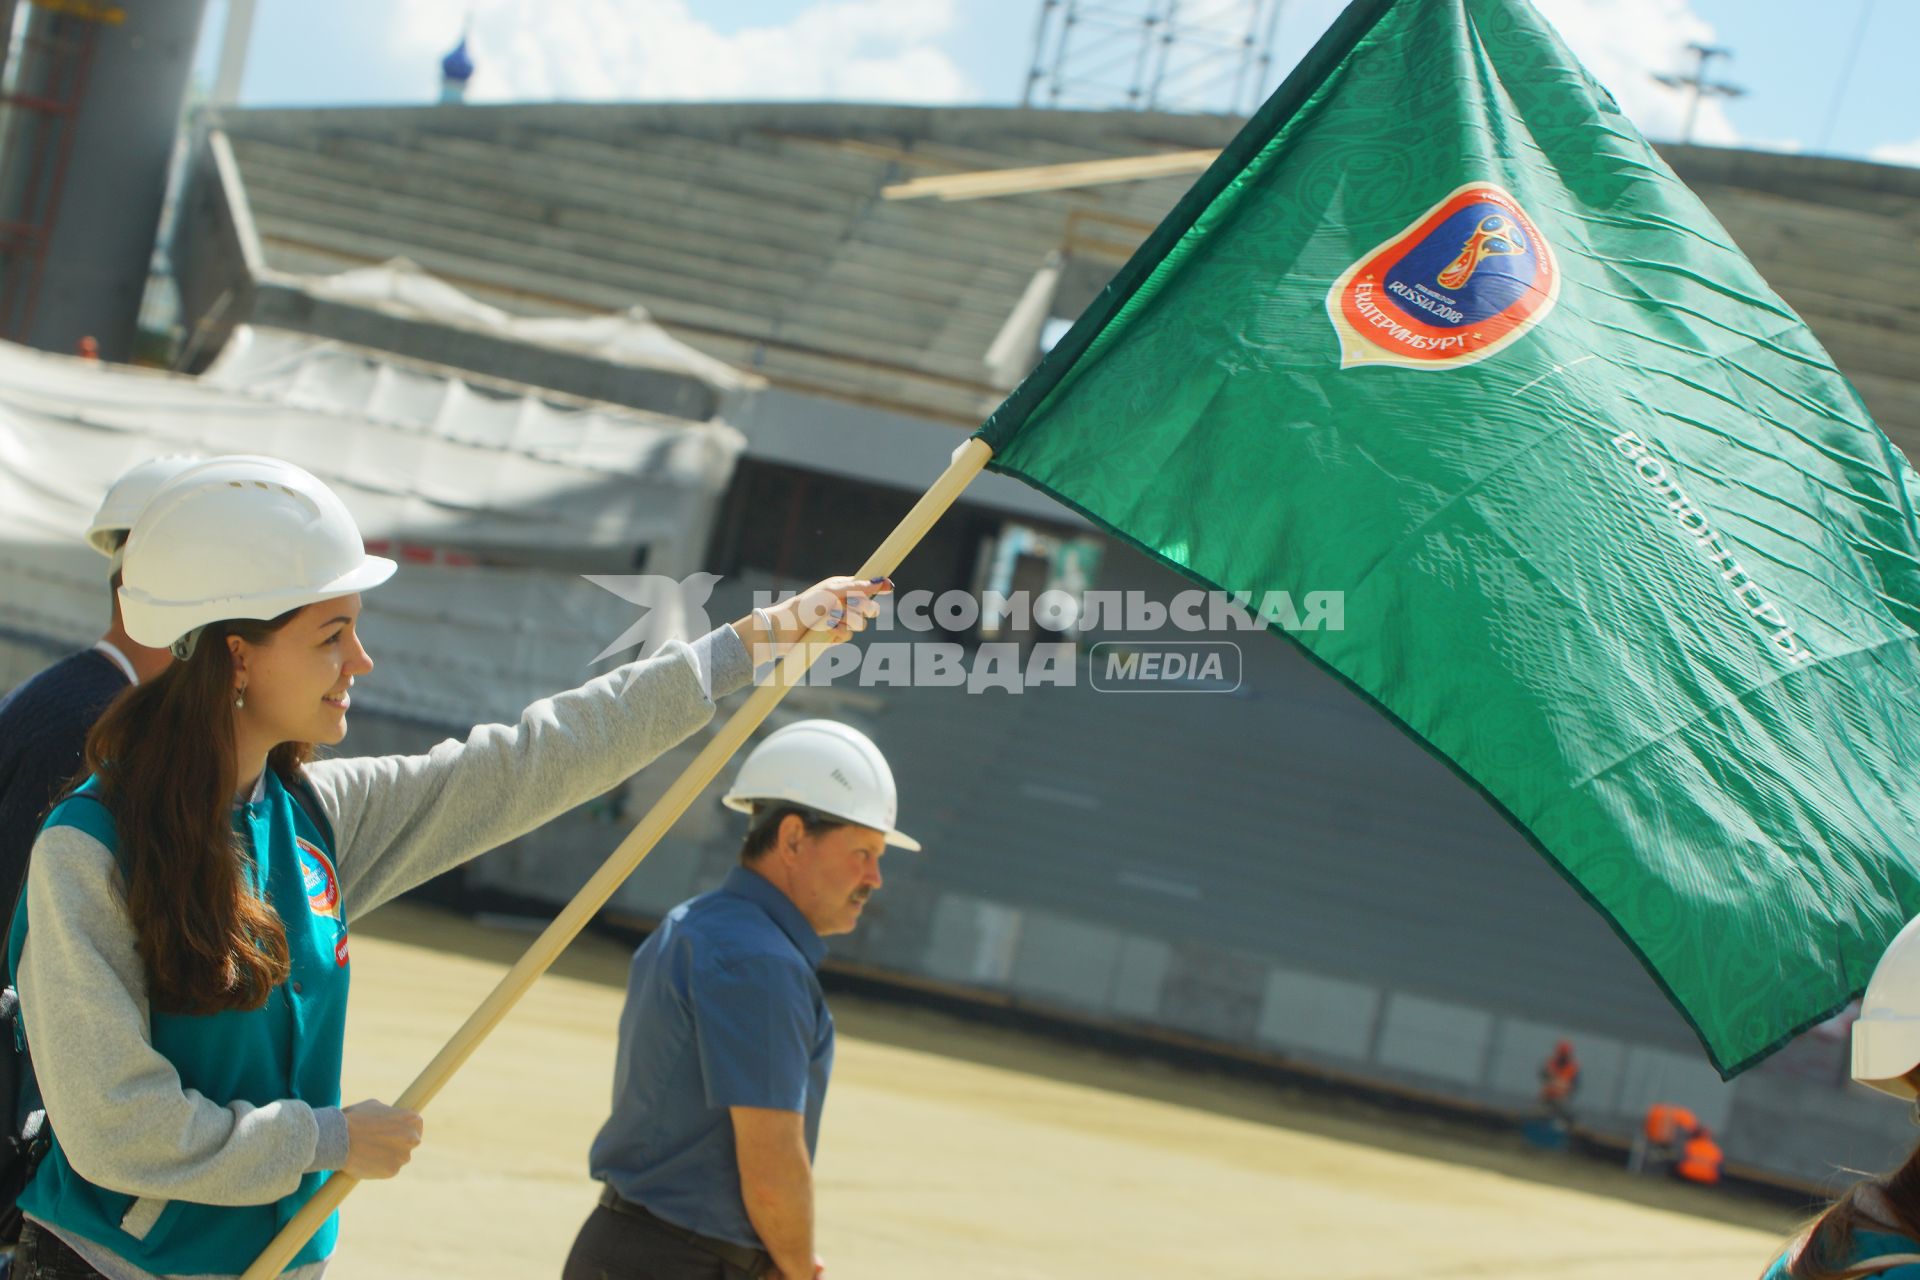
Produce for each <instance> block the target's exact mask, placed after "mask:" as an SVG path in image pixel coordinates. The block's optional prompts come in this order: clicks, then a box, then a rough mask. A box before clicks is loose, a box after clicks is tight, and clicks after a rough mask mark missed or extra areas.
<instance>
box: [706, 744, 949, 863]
mask: <svg viewBox="0 0 1920 1280" xmlns="http://www.w3.org/2000/svg"><path fill="white" fill-rule="evenodd" d="M766 802H774V803H786V804H793V805H798V806H800V807H801V808H803V809H812V810H813V811H815V812H816V813H821V814H825V815H826V816H827V817H830V818H838V819H840V820H841V821H842V822H851V823H855V824H856V825H858V826H862V827H872V828H873V829H874V830H876V831H883V832H885V833H886V836H887V843H888V844H890V845H895V846H898V847H899V848H902V849H918V848H919V847H920V842H919V841H918V840H915V839H914V838H913V837H912V836H909V835H905V834H903V833H901V832H899V831H896V830H894V827H893V822H894V818H895V817H896V816H898V803H899V798H898V796H896V795H895V793H894V790H893V770H891V769H889V768H887V758H886V757H885V756H883V755H881V754H880V748H878V747H876V746H874V745H873V740H872V739H871V738H869V737H867V735H866V734H864V733H861V732H860V731H859V730H858V729H851V728H848V727H847V726H846V725H844V724H841V723H839V722H838V721H834V720H800V721H797V722H795V723H793V724H790V725H787V726H786V727H785V728H782V729H776V730H775V731H774V732H772V733H770V734H768V735H767V738H766V741H764V742H762V743H761V744H760V745H759V746H757V747H755V748H754V749H753V753H752V754H751V755H749V756H748V757H747V760H746V763H745V764H743V765H741V766H740V775H739V776H738V777H736V778H735V779H734V780H733V789H732V790H730V791H728V792H727V794H726V795H725V796H724V797H722V799H721V803H723V804H725V805H726V806H727V808H729V809H736V810H738V811H739V812H741V813H751V812H752V811H753V806H754V805H755V804H756V803H766Z"/></svg>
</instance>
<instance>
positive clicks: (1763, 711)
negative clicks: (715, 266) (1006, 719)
mask: <svg viewBox="0 0 1920 1280" xmlns="http://www.w3.org/2000/svg"><path fill="white" fill-rule="evenodd" d="M979 434H980V436H981V437H982V438H983V439H985V440H986V442H987V443H988V444H990V445H991V446H992V447H993V449H994V461H993V463H992V466H993V468H994V469H995V470H998V471H1001V472H1004V473H1006V474H1008V475H1013V476H1016V477H1018V478H1020V479H1022V480H1025V481H1027V482H1028V483H1030V484H1032V485H1034V486H1036V487H1038V488H1040V489H1042V490H1044V491H1046V492H1048V493H1051V494H1053V495H1055V496H1056V497H1058V498H1059V499H1060V500H1061V501H1063V502H1065V503H1066V504H1068V505H1069V506H1072V507H1073V508H1075V509H1077V510H1079V511H1081V512H1083V513H1085V514H1086V515H1087V516H1089V517H1090V518H1092V519H1093V520H1094V521H1096V522H1097V523H1098V524H1100V525H1102V526H1104V527H1105V528H1106V529H1108V530H1110V531H1111V532H1113V533H1115V534H1117V535H1119V536H1120V537H1122V538H1124V539H1125V540H1127V541H1128V542H1131V543H1132V544H1134V545H1135V546H1137V547H1139V548H1140V549H1142V550H1144V551H1145V552H1147V553H1148V554H1150V555H1152V556H1154V557H1156V558H1157V559H1159V560H1161V561H1162V562H1164V563H1166V564H1169V565H1171V566H1173V567H1175V568H1177V569H1179V570H1181V571H1182V572H1184V573H1186V574H1188V575H1189V576H1191V577H1193V578H1195V579H1197V580H1199V581H1200V582H1203V583H1206V584H1208V585H1210V586H1214V587H1217V588H1220V589H1222V590H1225V591H1230V592H1249V593H1252V595H1253V596H1254V598H1256V599H1258V598H1260V597H1261V595H1262V594H1263V593H1264V592H1266V591H1269V590H1287V591H1290V592H1292V593H1293V594H1294V596H1295V597H1296V598H1297V597H1298V596H1299V595H1300V593H1302V592H1308V591H1338V592H1343V593H1344V598H1345V605H1344V618H1345V627H1344V629H1343V630H1337V631H1336V630H1317V631H1305V630H1302V631H1296V632H1292V633H1290V638H1291V639H1293V640H1294V641H1295V642H1297V643H1299V644H1300V645H1301V646H1302V647H1303V648H1304V649H1305V650H1306V651H1307V652H1308V653H1309V654H1310V655H1311V656H1312V657H1313V658H1314V659H1316V660H1317V661H1318V662H1319V663H1320V664H1322V665H1323V666H1324V667H1325V668H1326V669H1327V670H1329V671H1331V672H1333V673H1334V674H1336V675H1337V676H1338V677H1340V678H1341V679H1342V680H1344V681H1346V682H1347V683H1348V684H1349V685H1350V686H1351V687H1353V688H1354V689H1355V690H1357V691H1358V692H1360V693H1361V694H1362V695H1363V696H1365V697H1366V698H1368V699H1370V700H1372V701H1373V702H1374V703H1375V705H1377V706H1378V707H1379V708H1380V709H1381V710H1382V711H1383V712H1384V713H1385V714H1387V715H1388V716H1390V717H1392V718H1393V719H1394V720H1395V721H1396V722H1398V723H1399V724H1400V725H1401V726H1402V727H1403V728H1405V730H1406V731H1407V732H1408V733H1410V734H1412V735H1413V736H1414V737H1415V738H1416V739H1418V740H1419V741H1421V742H1422V743H1424V744H1425V745H1427V746H1428V747H1429V749H1431V750H1432V751H1434V752H1435V753H1436V754H1438V755H1439V756H1440V757H1441V758H1442V759H1444V760H1446V761H1447V762H1449V763H1450V764H1451V765H1452V766H1453V767H1454V768H1455V769H1456V770H1457V771H1458V772H1459V773H1460V774H1461V775H1462V776H1463V777H1464V778H1465V779H1467V780H1468V781H1469V782H1470V783H1471V784H1473V785H1474V786H1475V787H1477V788H1478V789H1479V790H1480V791H1481V792H1482V794H1484V795H1485V796H1486V797H1487V799H1488V800H1490V801H1491V802H1492V803H1493V804H1494V805H1496V806H1497V807H1498V808H1499V809H1500V810H1501V811H1502V812H1503V813H1504V814H1505V815H1506V816H1507V817H1508V818H1509V819H1510V820H1511V821H1512V822H1513V823H1514V824H1515V825H1516V826H1517V827H1518V828H1519V829H1520V830H1521V831H1522V832H1523V833H1525V834H1526V835H1527V836H1528V838H1529V839H1530V840H1531V841H1532V842H1533V844H1534V845H1535V847H1536V848H1538V850H1539V851H1540V853H1541V854H1542V855H1543V856H1545V857H1546V858H1547V859H1548V860H1549V861H1550V862H1551V863H1552V864H1553V865H1554V866H1555V867H1557V868H1558V869H1559V870H1560V871H1561V872H1562V873H1563V874H1564V875H1565V876H1566V878H1567V879H1568V880H1569V881H1570V882H1571V883H1572V884H1573V886H1574V887H1575V888H1576V889H1577V890H1578V891H1579V892H1580V893H1581V894H1583V895H1584V896H1585V897H1586V898H1587V900H1588V901H1589V902H1591V903H1592V904H1593V906H1594V907H1596V908H1597V909H1598V910H1599V911H1601V912H1602V913H1603V914H1604V915H1605V916H1606V917H1607V919H1608V920H1609V921H1610V922H1611V923H1612V924H1613V926H1614V928H1615V930H1616V932H1618V933H1619V935H1620V936H1621V937H1622V938H1623V939H1624V940H1625V941H1626V942H1627V944H1628V945H1629V946H1630V947H1632V948H1633V950H1634V951H1635V952H1636V953H1637V954H1638V955H1639V956H1640V958H1641V960H1642V961H1643V962H1644V963H1645V964H1646V966H1647V968H1648V969H1649V970H1650V971H1651V972H1652V973H1653V974H1654V976H1655V978H1656V979H1657V980H1658V981H1659V982H1660V983H1661V984H1662V986H1663V987H1664V988H1665V990H1666V991H1667V993H1668V994H1669V995H1670V996H1671V997H1672V999H1673V1001H1674V1003H1675V1004H1676V1005H1677V1006H1678V1007H1679V1009H1680V1010H1681V1012H1682V1013H1683V1014H1684V1015H1685V1016H1686V1017H1687V1019H1688V1020H1689V1021H1690V1022H1691V1023H1692V1025H1693V1026H1694V1028H1695V1029H1696V1030H1697V1031H1698V1033H1699V1035H1700V1038H1701V1040H1702V1042H1703V1043H1704V1044H1705V1046H1706V1049H1707V1052H1708V1054H1709V1055H1710V1056H1711V1058H1712V1060H1713V1062H1714V1064H1715V1065H1716V1066H1717V1067H1718V1068H1719V1069H1720V1070H1721V1071H1722V1073H1723V1074H1726V1075H1732V1074H1734V1073H1735V1072H1738V1071H1739V1070H1741V1069H1742V1068H1744V1067H1746V1066H1748V1065H1751V1064H1752V1063H1753V1062H1755V1061H1757V1060H1758V1059H1759V1058H1761V1057H1762V1056H1764V1055H1765V1054H1767V1053H1768V1052H1770V1051H1771V1050H1772V1049H1774V1048H1777V1047H1778V1046H1779V1045H1780V1044H1782V1043H1783V1042H1784V1041H1785V1040H1786V1039H1787V1038H1789V1037H1790V1036H1792V1035H1793V1034H1795V1033H1796V1032H1798V1031H1800V1030H1802V1029H1804V1028H1806V1027H1807V1026H1809V1025H1811V1024H1812V1023H1814V1022H1817V1021H1819V1020H1820V1019H1822V1018H1825V1017H1827V1016H1829V1015H1831V1014H1832V1013H1834V1012H1835V1011H1836V1010H1837V1009H1839V1008H1840V1007H1842V1006H1843V1005H1844V1004H1845V1002H1846V1001H1847V1000H1848V999H1849V998H1850V996H1852V995H1853V994H1855V993H1857V992H1858V991H1859V990H1860V988H1861V987H1862V986H1864V984H1865V982H1866V979H1867V977H1868V976H1869V975H1870V974H1871V972H1872V970H1873V966H1874V963H1875V962H1876V960H1877V959H1878V958H1879V955H1880V952H1881V950H1882V949H1883V947H1884V946H1885V944H1886V943H1887V941H1888V940H1889V939H1891V937H1892V936H1893V934H1894V933H1895V932H1896V931H1897V930H1898V928H1899V927H1900V925H1901V924H1902V923H1903V922H1904V921H1905V920H1906V919H1907V918H1908V917H1909V916H1910V915H1911V914H1913V913H1914V912H1915V911H1916V910H1920V877H1916V854H1917V852H1920V840H1916V834H1915V819H1916V816H1920V697H1917V696H1916V693H1917V688H1916V686H1920V656H1917V655H1916V648H1915V625H1916V622H1920V528H1916V520H1915V513H1914V502H1915V494H1916V477H1915V473H1914V471H1913V469H1912V467H1911V466H1910V465H1909V464H1908V463H1907V461H1906V459H1905V458H1904V457H1902V456H1901V454H1900V453H1899V451H1898V450H1897V449H1896V448H1895V447H1894V446H1893V445H1892V444H1891V443H1890V442H1889V441H1888V440H1887V439H1886V437H1885V436H1884V435H1883V434H1882V433H1881V432H1880V431H1879V429H1878V428H1876V427H1875V426H1874V424H1873V422H1872V420H1871V419H1870V418H1869V416H1868V414H1867V412H1866V410H1865V408H1864V407H1863V405H1862V404H1861V402H1860V399H1859V397H1858V396H1857V395H1856V394H1855V393H1854V391H1853V389H1852V388H1851V387H1850V386H1849V385H1848V384H1847V382H1846V380H1845V379H1844V378H1842V377H1841V375H1840V374H1839V373H1838V372H1837V371H1836V370H1835V368H1834V366H1833V362H1832V360H1831V359H1830V358H1829V357H1828V356H1827V354H1826V352H1825V351H1824V350H1822V349H1821V347H1820V345H1819V343H1818V342H1817V341H1816V340H1815V339H1814V336H1813V334H1812V333H1811V332H1809V331H1808V329H1807V328H1806V326H1805V325H1804V324H1803V323H1802V322H1801V320H1800V319H1799V318H1798V317H1797V316H1796V315H1794V313H1793V312H1792V310H1791V309H1789V308H1788V307H1787V305H1786V304H1785V303H1784V302H1782V301H1781V300H1780V299H1779V298H1778V297H1777V296H1776V295H1775V294H1774V293H1773V291H1772V290H1771V289H1769V288H1768V287H1767V284H1766V282H1765V281H1763V280H1762V279H1761V278H1760V276H1759V274H1758V272H1756V271H1755V269H1754V267H1753V265H1752V264H1751V263H1749V262H1748V261H1747V260H1746V258H1745V257H1743V256H1742V255H1741V253H1740V252H1739V250H1738V249H1736V248H1735V247H1734V245H1733V243H1732V242H1731V240H1730V239H1729V238H1728V236H1727V234H1726V233H1725V231H1723V230H1722V229H1721V228H1720V226H1719V225H1718V224H1717V223H1716V222H1715V221H1714V219H1713V217H1712V216H1711V215H1710V214H1709V213H1708V212H1707V211H1706V209H1705V208H1704V207H1703V206H1702V205H1701V204H1700V202H1699V200H1698V199H1697V198H1696V197H1695V196H1694V195H1693V194H1692V193H1691V192H1689V191H1688V190H1687V188H1686V187H1685V186H1684V185H1683V184H1682V183H1681V182H1680V181H1679V179H1678V178H1676V177H1675V176H1674V174H1673V172H1672V171H1671V170H1670V169H1668V168H1667V166H1666V165H1665V164H1664V163H1663V162H1662V161H1661V159H1660V158H1659V157H1658V156H1657V155H1656V154H1655V153H1654V151H1653V149H1652V148H1651V147H1650V146H1649V145H1648V144H1647V142H1646V141H1645V140H1644V139H1643V138H1642V137H1641V136H1640V135H1639V134H1638V133H1637V132H1636V131H1635V129H1634V128H1633V126H1632V125H1631V124H1630V123H1629V122H1628V121H1627V120H1626V118H1625V117H1624V116H1623V115H1621V113H1620V111H1619V109H1618V108H1617V107H1616V106H1615V104H1614V103H1613V101H1612V99H1611V98H1610V97H1609V96H1608V95H1607V93H1606V91H1605V90H1604V89H1603V88H1601V87H1600V86H1599V85H1598V84H1596V83H1595V82H1594V81H1593V80H1592V79H1591V78H1590V77H1589V76H1588V75H1587V74H1586V72H1585V71H1584V70H1583V69H1582V68H1581V66H1580V65H1579V63H1578V62H1577V61H1576V60H1575V59H1574V57H1573V56H1572V55H1571V54H1570V53H1569V52H1568V51H1567V49H1566V48H1565V46H1564V45H1562V44H1561V42H1560V40H1559V38H1558V37H1557V36H1556V35H1555V33H1554V32H1553V30H1552V29H1551V28H1550V27H1549V26H1548V25H1547V24H1546V23H1545V22H1544V21H1543V20H1542V19H1541V18H1540V16H1539V15H1538V14H1537V13H1536V12H1535V11H1534V10H1533V9H1532V7H1531V6H1530V5H1528V4H1527V3H1525V0H1356V2H1355V3H1354V4H1353V5H1351V6H1350V7H1349V9H1348V10H1347V11H1346V13H1345V14H1344V15H1343V16H1342V17H1341V19H1340V20H1339V21H1338V22H1337V23H1336V24H1335V25H1334V27H1333V29H1332V30H1330V31H1329V32H1328V34H1327V35H1326V36H1325V38H1324V39H1323V40H1322V41H1321V42H1320V44H1319V45H1318V47H1316V48H1315V50H1314V51H1313V52H1312V53H1311V54H1310V55H1309V56H1308V57H1307V59H1306V60H1305V61H1304V62H1303V63H1302V64H1301V66H1300V67H1299V68H1298V69H1297V70H1296V71H1295V73H1294V74H1293V75H1292V76H1291V77H1290V78H1289V79H1288V80H1287V82H1286V83H1285V84H1284V85H1283V86H1282V87H1281V88H1280V90H1279V91H1278V93H1276V94H1275V96H1274V97H1273V98H1272V100H1271V101H1269V102H1268V103H1267V104H1266V106H1265V107H1263V108H1262V110H1261V111H1260V112H1259V114H1258V115H1256V116H1255V117H1254V119H1253V120H1252V121H1250V122H1249V124H1248V125H1247V127H1246V129H1245V130H1244V131H1243V132H1242V133H1241V134H1240V135H1239V136H1238V137H1237V138H1236V139H1235V141H1234V142H1233V143H1232V144H1231V145H1230V146H1229V147H1228V148H1227V149H1226V150H1225V151H1224V152H1223V154H1222V155H1221V157H1220V159H1219V161H1218V162H1217V163H1216V164H1215V165H1214V166H1213V167H1212V168H1211V169H1210V170H1209V171H1208V172H1207V173H1206V174H1205V175H1203V177H1202V178H1201V180H1200V181H1199V182H1198V183H1197V184H1196V185H1195V187H1194V189H1193V190H1192V191H1191V192H1190V193H1189V194H1188V195H1187V197H1186V198H1185V199H1184V200H1183V201H1182V202H1181V204H1180V205H1179V206H1178V208H1176V209H1175V211H1174V212H1173V213H1172V214H1171V215H1170V216H1169V218H1168V219H1167V221H1166V222H1165V223H1164V224H1162V226H1161V227H1160V228H1159V229H1158V230H1157V231H1156V232H1155V233H1154V235H1153V236H1152V237H1150V238H1149V240H1148V241H1147V242H1146V243H1145V244H1144V245H1143V246H1142V248H1141V250H1140V251H1139V253H1138V254H1137V255H1136V256H1135V258H1134V259H1133V260H1132V261H1131V262H1130V263H1129V264H1128V265H1127V266H1126V267H1125V268H1124V269H1123V270H1122V271H1121V272H1120V274H1119V275H1118V276H1117V277H1116V278H1115V280H1114V282H1113V283H1112V285H1110V286H1109V288H1108V289H1107V290H1106V291H1105V293H1103V294H1102V295H1101V296H1100V298H1098V299H1097V300H1096V302H1095V303H1094V305H1093V306H1092V307H1091V308H1089V310H1088V311H1087V313H1086V314H1085V315H1083V316H1082V317H1081V319H1080V320H1079V322H1078V323H1077V324H1076V325H1075V326H1074V328H1073V329H1072V330H1071V331H1070V332H1069V333H1068V334H1067V336H1066V337H1065V338H1063V339H1062V341H1061V342H1060V344H1059V345H1058V346H1057V347H1056V348H1055V349H1054V350H1053V351H1052V352H1050V353H1049V354H1048V356H1047V358H1046V359H1045V360H1043V361H1042V363H1041V365H1040V367H1039V368H1038V369H1037V370H1036V371H1035V372H1034V374H1033V375H1032V376H1031V377H1029V378H1028V379H1027V380H1026V381H1025V382H1024V383H1023V384H1022V385H1021V386H1020V387H1019V388H1018V389H1017V390H1016V391H1015V392H1014V394H1013V395H1012V396H1011V397H1010V398H1009V399H1008V400H1007V402H1006V403H1005V404H1004V405H1003V406H1001V408H1000V409H999V410H998V411H997V412H996V413H995V414H994V415H993V417H992V418H990V419H989V420H988V422H987V423H986V425H985V426H984V427H982V428H981V431H980V433H979Z"/></svg>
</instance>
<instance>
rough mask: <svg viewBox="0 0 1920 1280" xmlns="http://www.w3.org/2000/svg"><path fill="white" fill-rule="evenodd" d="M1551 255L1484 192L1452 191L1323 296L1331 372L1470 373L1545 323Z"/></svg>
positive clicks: (1508, 198) (1556, 272)
mask: <svg viewBox="0 0 1920 1280" xmlns="http://www.w3.org/2000/svg"><path fill="white" fill-rule="evenodd" d="M1559 296H1560V268H1559V265H1558V263H1557V262H1556V261H1555V260H1554V253H1553V247H1552V246H1551V245H1550V244H1549V243H1548V240H1547V237H1546V236H1544V235H1542V234H1541V232H1540V228H1539V227H1538V226H1536V225H1535V224H1534V222H1533V219H1531V218H1530V217H1528V216H1527V212H1526V210H1525V209H1523V208H1521V207H1520V202H1519V201H1518V200H1516V199H1515V198H1514V197H1513V196H1512V195H1511V194H1510V193H1509V192H1507V191H1506V190H1505V189H1504V188H1502V187H1499V186H1496V185H1495V184H1493V183H1491V182H1470V183H1467V184H1466V185H1465V186H1461V187H1456V188H1455V189H1454V190H1452V191H1450V192H1448V193H1447V194H1446V195H1445V196H1443V197H1441V199H1440V200H1439V201H1438V202H1436V203H1435V204H1434V205H1432V206H1431V207H1430V208H1428V209H1427V210H1426V211H1425V212H1423V213H1421V214H1419V215H1418V216H1416V217H1414V218H1413V219H1412V221H1410V222H1408V223H1405V224H1403V225H1402V228H1401V230H1400V231H1398V232H1397V233H1395V234H1394V235H1393V236H1391V237H1389V238H1388V239H1387V240H1385V241H1383V242H1381V243H1380V244H1378V245H1376V246H1375V247H1374V248H1373V249H1372V250H1371V251H1369V252H1368V253H1367V254H1366V255H1365V256H1364V257H1362V258H1361V259H1360V260H1359V261H1358V262H1355V263H1354V264H1353V265H1352V266H1350V267H1348V268H1347V269H1346V270H1345V271H1343V272H1341V274H1340V277H1339V279H1337V280H1335V281H1334V282H1333V286H1332V287H1331V288H1330V289H1328V290H1327V318H1328V319H1329V320H1331V321H1332V322H1333V328H1334V332H1335V334H1336V335H1337V337H1338V338H1339V342H1340V365H1341V367H1342V368H1351V367H1353V366H1354V365H1369V364H1374V365H1380V364H1384V365H1397V366H1399V367H1400V368H1403V369H1451V368H1459V367H1460V366H1462V365H1469V364H1475V363H1477V362H1479V361H1481V360H1485V359H1487V358H1488V357H1489V356H1493V355H1495V354H1497V353H1499V352H1500V351H1501V350H1502V349H1504V348H1505V347H1507V346H1508V345H1510V344H1511V343H1513V342H1515V341H1518V340H1519V339H1520V338H1521V337H1523V336H1524V335H1525V334H1526V333H1527V332H1528V331H1530V330H1531V329H1532V328H1533V327H1534V326H1535V325H1537V324H1539V323H1540V322H1541V321H1543V320H1545V319H1546V318H1547V315H1548V313H1549V312H1551V311H1552V310H1553V304H1554V302H1555V301H1556V300H1557V299H1558V298H1559Z"/></svg>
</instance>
